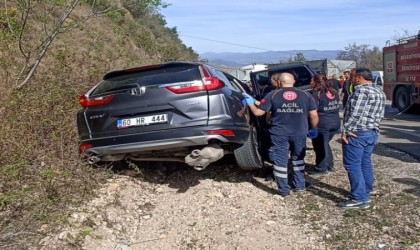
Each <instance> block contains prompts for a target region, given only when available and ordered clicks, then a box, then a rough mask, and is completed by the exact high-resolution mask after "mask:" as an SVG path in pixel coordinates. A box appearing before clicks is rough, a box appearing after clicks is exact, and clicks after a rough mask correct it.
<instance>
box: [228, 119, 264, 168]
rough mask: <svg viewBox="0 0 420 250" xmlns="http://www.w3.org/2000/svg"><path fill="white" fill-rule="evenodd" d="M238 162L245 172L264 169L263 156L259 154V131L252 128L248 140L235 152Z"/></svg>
mask: <svg viewBox="0 0 420 250" xmlns="http://www.w3.org/2000/svg"><path fill="white" fill-rule="evenodd" d="M234 154H235V159H236V162H237V163H238V165H239V167H240V168H242V169H244V170H254V169H259V168H262V166H263V165H262V160H261V155H260V154H259V153H258V140H257V130H256V129H255V127H252V129H251V132H250V133H249V137H248V140H247V141H246V143H245V144H244V145H242V146H241V147H240V148H238V149H236V150H235V151H234Z"/></svg>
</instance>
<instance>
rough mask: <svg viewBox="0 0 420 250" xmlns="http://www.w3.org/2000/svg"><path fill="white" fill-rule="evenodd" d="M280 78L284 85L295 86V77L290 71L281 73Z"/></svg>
mask: <svg viewBox="0 0 420 250" xmlns="http://www.w3.org/2000/svg"><path fill="white" fill-rule="evenodd" d="M279 79H280V83H281V86H282V87H293V85H295V77H294V76H293V75H292V74H290V73H286V72H284V73H281V74H280V78H279Z"/></svg>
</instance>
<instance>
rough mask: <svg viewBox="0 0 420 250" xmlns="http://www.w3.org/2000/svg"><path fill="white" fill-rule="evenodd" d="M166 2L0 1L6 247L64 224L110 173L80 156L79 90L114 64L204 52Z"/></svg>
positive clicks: (1, 221)
mask: <svg viewBox="0 0 420 250" xmlns="http://www.w3.org/2000/svg"><path fill="white" fill-rule="evenodd" d="M96 3H100V4H99V5H98V4H96ZM166 6H167V5H166V4H165V3H163V2H161V1H156V0H150V1H148V0H143V1H133V0H121V1H49V0H47V1H4V4H2V5H1V6H0V68H1V70H0V79H1V80H0V123H1V124H2V125H1V126H0V135H1V136H0V137H1V143H0V248H2V249H5V248H18V249H22V248H28V247H29V246H33V244H36V242H37V241H38V239H39V238H41V237H43V234H44V233H46V232H48V230H50V229H53V228H54V226H57V225H59V224H61V223H65V222H66V218H67V214H66V208H68V207H75V206H78V204H79V203H80V202H81V201H83V200H84V199H86V197H88V196H89V195H91V194H92V190H93V189H94V188H95V187H96V186H97V185H98V184H99V183H101V182H102V181H104V180H105V179H106V178H107V177H109V174H110V172H109V171H107V170H106V169H101V170H100V169H95V168H90V167H88V166H86V165H84V164H83V162H82V161H80V159H79V154H78V145H77V131H76V126H75V124H76V123H75V114H76V112H77V110H78V109H79V104H78V97H79V96H80V95H81V94H83V93H84V92H85V91H86V90H87V89H88V88H89V87H91V86H93V85H94V84H95V83H97V82H98V81H99V79H100V77H101V76H102V75H103V74H104V73H106V72H108V71H110V70H116V69H123V68H126V67H134V66H141V65H147V64H151V63H159V62H164V61H171V60H196V59H197V57H198V55H197V54H196V53H195V52H194V51H193V50H192V49H191V48H188V47H186V46H185V45H184V44H182V43H181V40H180V39H179V38H178V34H177V31H176V28H168V27H166V26H165V25H166V22H165V19H164V17H163V16H162V15H160V14H159V12H158V10H159V9H160V8H163V7H166ZM71 8H73V9H71ZM69 10H71V11H70V13H68V17H67V18H65V19H63V18H64V13H67V12H69ZM60 21H62V23H61V26H59V23H60ZM54 32H56V33H54ZM40 229H42V230H40Z"/></svg>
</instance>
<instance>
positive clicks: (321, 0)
mask: <svg viewBox="0 0 420 250" xmlns="http://www.w3.org/2000/svg"><path fill="white" fill-rule="evenodd" d="M163 2H165V3H168V4H170V6H168V7H167V8H162V9H161V10H160V13H161V14H162V15H163V16H164V18H165V20H166V22H167V24H166V26H167V27H169V28H173V27H176V29H177V31H178V34H179V37H180V39H181V40H182V41H183V43H184V44H185V45H186V46H188V47H191V48H192V49H193V50H194V51H196V52H197V53H199V54H203V53H206V52H215V53H221V52H240V53H252V52H264V51H284V50H311V49H316V50H342V49H345V47H347V46H349V45H350V44H353V43H356V45H362V44H367V45H370V46H371V48H372V47H373V46H378V47H379V48H382V47H383V46H384V45H385V43H386V41H387V40H390V41H391V42H394V41H395V37H402V36H404V34H405V33H406V32H408V34H410V35H414V34H417V33H418V31H419V30H420V0H201V1H200V0H163Z"/></svg>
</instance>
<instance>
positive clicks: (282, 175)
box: [274, 171, 287, 179]
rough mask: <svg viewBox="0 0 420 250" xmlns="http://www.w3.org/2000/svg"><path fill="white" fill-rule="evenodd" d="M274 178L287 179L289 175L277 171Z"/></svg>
mask: <svg viewBox="0 0 420 250" xmlns="http://www.w3.org/2000/svg"><path fill="white" fill-rule="evenodd" d="M274 176H275V177H278V178H282V179H287V174H283V173H278V172H276V171H274Z"/></svg>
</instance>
